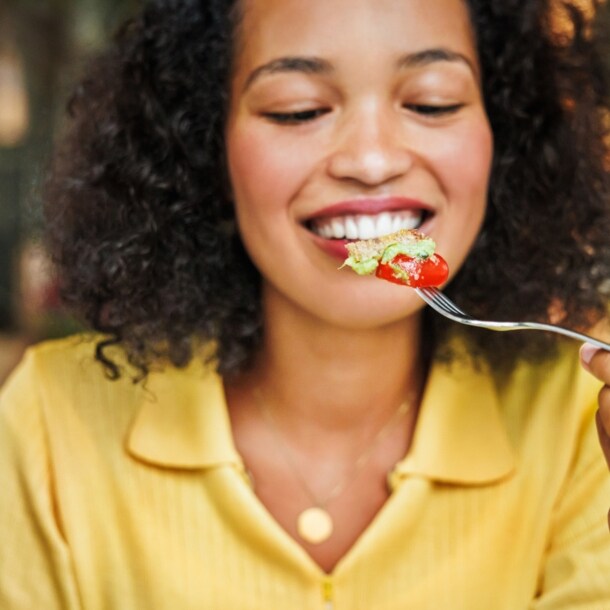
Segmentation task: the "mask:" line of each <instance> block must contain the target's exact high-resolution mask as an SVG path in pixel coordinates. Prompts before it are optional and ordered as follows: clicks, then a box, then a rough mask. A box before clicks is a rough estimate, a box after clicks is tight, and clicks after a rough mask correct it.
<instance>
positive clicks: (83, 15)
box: [0, 0, 610, 385]
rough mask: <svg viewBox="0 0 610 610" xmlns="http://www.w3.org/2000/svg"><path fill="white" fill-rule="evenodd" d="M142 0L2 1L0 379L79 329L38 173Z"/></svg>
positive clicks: (605, 12)
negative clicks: (63, 284)
mask: <svg viewBox="0 0 610 610" xmlns="http://www.w3.org/2000/svg"><path fill="white" fill-rule="evenodd" d="M142 1H143V0H0V385H1V384H2V382H3V380H4V379H5V378H6V375H7V374H8V372H9V371H10V370H11V368H12V367H13V366H14V365H15V363H16V362H17V361H18V359H19V358H20V356H21V354H22V352H23V350H24V348H25V347H26V346H27V345H28V344H30V343H32V342H35V341H39V340H42V339H45V338H50V337H56V336H61V335H64V334H67V333H70V332H73V331H74V330H77V329H78V326H77V325H76V324H75V322H74V321H73V320H71V319H70V318H69V317H68V316H66V315H65V314H64V313H63V312H62V310H61V307H60V304H59V301H58V298H57V291H56V286H55V283H54V281H53V277H52V274H51V273H50V270H49V265H48V262H47V259H46V256H45V252H44V249H43V248H42V246H41V244H40V239H39V238H40V230H41V219H40V196H39V188H40V183H41V177H42V175H43V173H44V167H45V161H46V159H47V158H48V154H49V151H50V149H51V147H52V143H53V140H54V136H55V134H56V133H57V132H58V130H59V129H61V125H62V121H63V120H64V118H63V117H64V107H65V102H66V98H67V95H68V93H69V91H70V89H71V87H72V85H73V83H74V82H75V79H76V77H77V75H78V74H79V73H80V71H81V69H82V66H83V63H84V61H85V59H86V58H87V56H89V55H90V54H91V53H93V52H95V50H96V49H97V48H99V47H100V46H101V45H103V44H104V42H105V41H106V40H107V39H108V38H109V37H110V36H111V35H112V33H113V32H114V31H115V30H116V28H117V26H118V24H119V23H120V22H121V21H122V20H123V19H124V18H126V17H128V16H129V15H130V14H131V13H133V12H134V11H135V10H136V9H137V8H138V6H139V4H140V3H141V2H142ZM304 1H306V0H304ZM580 1H581V2H582V4H583V6H584V7H588V10H589V13H590V14H591V15H593V11H592V10H591V2H592V0H580ZM558 6H561V3H560V2H559V0H558ZM595 21H598V22H601V21H605V22H610V10H609V7H608V4H607V3H606V4H604V5H603V7H602V8H601V9H600V10H599V11H598V12H597V14H596V15H595V17H594V22H595ZM557 28H558V31H561V29H562V26H561V14H560V13H558V20H557ZM564 30H565V28H564ZM608 42H609V45H610V41H608ZM608 66H609V69H610V47H609V50H608Z"/></svg>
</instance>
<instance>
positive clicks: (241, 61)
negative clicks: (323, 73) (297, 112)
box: [237, 0, 477, 69]
mask: <svg viewBox="0 0 610 610" xmlns="http://www.w3.org/2000/svg"><path fill="white" fill-rule="evenodd" d="M241 7H242V22H241V27H240V28H239V39H238V40H239V44H238V54H237V57H238V67H242V68H245V69H252V68H254V67H255V66H256V64H257V63H261V62H266V61H270V60H273V59H274V58H275V57H281V56H291V55H294V56H296V55H315V56H319V57H324V58H327V59H329V60H330V61H332V60H333V57H335V56H336V57H340V56H341V55H345V54H346V53H351V54H352V55H359V54H360V55H363V54H366V55H369V56H370V55H375V54H382V53H385V54H392V53H393V54H395V55H396V56H399V55H402V54H404V53H406V52H414V51H421V50H423V49H426V48H434V47H446V48H450V49H452V50H455V51H457V52H460V53H462V54H465V55H467V56H468V57H470V58H471V59H472V61H473V63H476V60H477V58H476V51H475V45H474V36H473V32H472V26H471V22H470V17H469V11H468V7H467V4H466V2H465V1H464V0H241Z"/></svg>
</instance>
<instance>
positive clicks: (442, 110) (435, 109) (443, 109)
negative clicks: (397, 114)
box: [404, 104, 464, 117]
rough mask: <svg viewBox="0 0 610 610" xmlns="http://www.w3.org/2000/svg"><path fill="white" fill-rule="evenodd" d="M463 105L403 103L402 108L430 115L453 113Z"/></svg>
mask: <svg viewBox="0 0 610 610" xmlns="http://www.w3.org/2000/svg"><path fill="white" fill-rule="evenodd" d="M463 107H464V104H450V105H448V106H433V105H428V104H405V106H404V108H406V109H407V110H411V111H413V112H415V113H416V114H421V115H424V116H430V117H435V116H445V115H448V114H454V113H456V112H458V110H460V109H461V108H463Z"/></svg>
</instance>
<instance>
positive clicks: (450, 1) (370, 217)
mask: <svg viewBox="0 0 610 610" xmlns="http://www.w3.org/2000/svg"><path fill="white" fill-rule="evenodd" d="M243 9H244V11H243V15H244V16H243V21H242V24H241V27H240V30H239V39H238V44H237V49H238V53H237V57H236V65H235V71H234V76H233V81H232V90H231V106H230V112H229V120H228V123H227V133H226V136H227V150H228V152H227V155H228V166H229V172H230V178H231V183H232V188H233V197H234V202H235V209H236V214H237V219H238V224H239V229H240V233H241V235H242V238H243V241H244V244H245V246H246V249H247V250H248V252H249V254H250V256H251V258H252V260H253V261H254V263H255V264H256V266H257V267H258V269H259V270H260V272H261V274H262V277H263V286H264V294H265V295H266V296H267V297H269V296H275V297H279V298H280V299H281V300H282V301H283V302H285V303H287V304H290V305H291V306H293V307H296V308H298V309H299V310H300V311H302V312H303V313H306V314H309V315H314V316H317V317H318V318H322V319H324V320H326V321H327V322H332V323H335V324H341V325H344V326H348V327H359V328H366V327H374V326H375V325H379V324H385V323H389V322H394V321H397V320H400V319H401V318H404V317H405V316H406V315H409V314H410V313H413V312H414V311H416V310H417V309H419V308H420V307H421V303H420V302H419V299H418V298H417V296H416V295H415V294H414V292H413V291H412V290H409V289H406V288H404V287H401V286H394V285H392V284H390V283H388V282H383V281H381V280H378V279H376V278H373V277H360V276H357V275H356V274H354V273H353V272H352V271H351V270H349V269H341V270H339V269H338V267H340V265H341V263H342V260H343V259H344V258H345V247H344V246H345V243H346V239H363V238H370V237H375V236H377V235H382V234H385V233H389V232H391V231H393V230H396V229H398V228H401V227H406V228H419V229H421V230H422V231H423V232H425V233H427V234H429V235H430V236H431V237H433V238H434V239H435V240H436V242H437V246H438V252H439V253H441V254H442V255H443V256H444V257H445V258H446V259H447V261H448V262H449V266H450V268H451V269H452V272H453V273H455V272H456V271H457V269H458V268H459V266H460V265H461V264H462V262H463V260H464V258H465V257H466V255H467V253H468V251H469V249H470V247H471V246H472V243H473V241H474V239H475V237H476V235H477V233H478V231H479V229H480V226H481V223H482V219H483V215H484V211H485V205H486V196H487V187H488V176H489V170H490V164H491V157H492V135H491V131H490V127H489V123H488V120H487V116H486V113H485V108H484V106H483V100H482V96H481V88H480V83H479V80H480V74H479V64H478V59H477V54H476V49H475V44H474V40H473V33H472V31H471V26H470V22H469V16H468V10H467V7H466V3H465V2H464V1H463V0H434V1H433V2H431V1H430V0H306V1H303V0H243Z"/></svg>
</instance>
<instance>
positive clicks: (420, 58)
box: [243, 47, 479, 91]
mask: <svg viewBox="0 0 610 610" xmlns="http://www.w3.org/2000/svg"><path fill="white" fill-rule="evenodd" d="M445 61H447V62H459V63H463V64H465V65H466V66H468V68H470V70H471V72H472V73H473V74H474V75H475V76H476V77H477V78H478V76H479V71H478V69H477V67H476V65H475V64H473V62H472V61H471V60H470V59H469V58H468V57H466V55H463V54H462V53H458V52H456V51H452V50H450V49H446V48H443V47H439V48H434V49H425V50H423V51H418V52H416V53H406V54H405V55H402V56H401V57H400V58H399V60H398V62H397V66H398V68H416V67H421V66H427V65H430V64H433V63H436V62H445ZM333 70H334V68H333V66H332V64H331V63H330V62H328V61H326V60H325V59H320V58H319V57H299V56H295V57H280V58H278V59H273V60H271V61H270V62H268V63H266V64H263V65H262V66H259V67H258V68H255V69H254V70H253V71H252V72H251V73H250V74H249V75H248V78H247V79H246V82H245V84H244V88H243V89H244V91H246V90H247V89H248V88H249V87H250V86H251V85H252V83H254V81H256V80H257V79H259V78H260V77H261V76H263V75H266V74H277V73H281V72H300V73H302V74H330V73H331V72H333Z"/></svg>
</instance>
